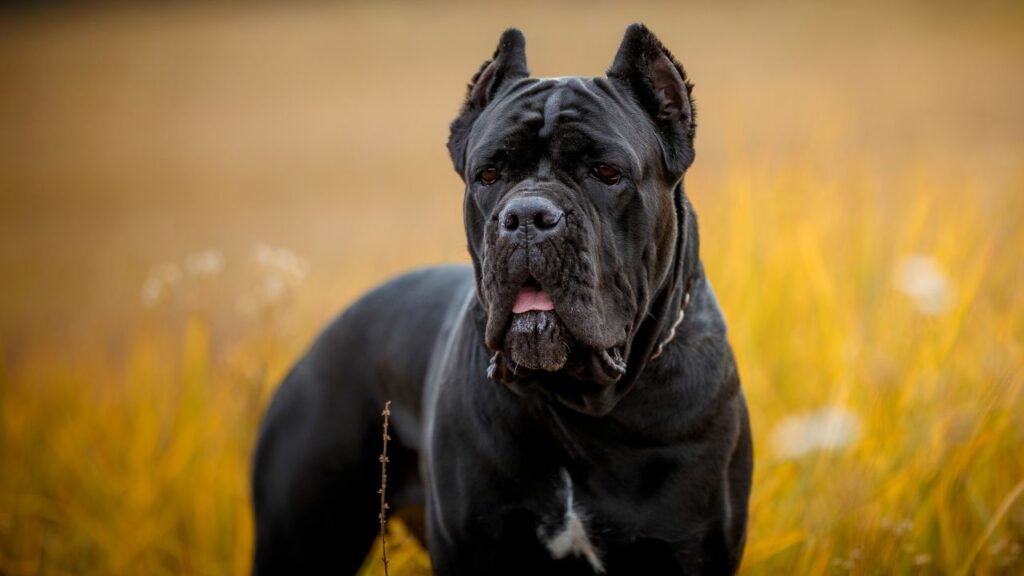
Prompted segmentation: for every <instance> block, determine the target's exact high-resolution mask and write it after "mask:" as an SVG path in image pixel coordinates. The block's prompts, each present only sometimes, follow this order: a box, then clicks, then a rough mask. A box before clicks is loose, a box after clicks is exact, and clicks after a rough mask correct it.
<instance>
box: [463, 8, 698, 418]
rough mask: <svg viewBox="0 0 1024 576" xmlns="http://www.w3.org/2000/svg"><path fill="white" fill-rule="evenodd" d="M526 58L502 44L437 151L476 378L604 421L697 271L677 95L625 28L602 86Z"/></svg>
mask: <svg viewBox="0 0 1024 576" xmlns="http://www.w3.org/2000/svg"><path fill="white" fill-rule="evenodd" d="M525 44H526V41H525V38H524V37H523V34H522V33H521V32H520V31H518V30H515V29H510V30H507V31H506V32H505V33H504V34H503V35H502V36H501V39H500V41H499V44H498V48H497V51H496V52H495V53H494V57H493V58H492V59H491V60H488V61H486V62H485V63H484V64H483V66H482V67H481V69H480V71H479V72H477V74H476V75H475V76H474V77H473V80H472V82H471V84H470V86H469V91H468V96H467V98H466V102H465V104H464V105H463V108H462V110H461V112H460V114H459V116H458V117H457V118H456V119H455V121H454V122H452V125H451V136H450V139H449V142H448V148H449V151H450V152H451V156H452V160H453V162H454V164H455V169H456V171H457V172H458V173H459V174H460V175H461V176H462V178H463V180H464V181H465V183H466V194H465V205H464V211H465V225H466V234H467V236H468V240H469V250H470V253H471V255H472V258H473V265H474V269H475V273H476V281H477V296H478V298H479V301H480V304H481V307H482V309H483V313H484V316H485V321H484V322H485V329H484V338H485V344H486V346H487V347H488V348H489V349H490V350H491V351H492V352H493V353H494V358H493V360H492V366H491V371H490V373H491V375H492V376H493V377H495V378H498V379H500V380H502V381H504V382H506V383H507V384H509V385H511V386H512V387H513V388H514V389H518V390H521V389H522V388H523V386H541V387H545V388H549V389H551V390H549V391H551V392H554V393H555V394H556V395H557V396H558V397H559V398H560V399H562V401H563V402H565V403H566V404H568V405H570V406H572V407H574V408H577V409H579V410H581V411H584V412H587V413H591V414H604V413H607V412H608V411H610V410H611V408H612V407H613V406H614V405H615V403H616V402H617V401H618V399H619V398H621V396H622V395H623V394H624V393H625V392H626V391H627V390H628V386H627V385H625V382H626V381H629V380H630V378H628V377H627V374H628V373H629V372H630V371H636V370H638V369H639V368H642V364H644V363H646V361H647V359H648V358H649V357H650V355H651V352H652V350H653V348H654V347H655V345H656V344H657V340H658V339H659V338H661V337H663V336H664V335H665V333H666V332H667V328H666V326H671V325H672V323H673V321H674V320H675V319H676V317H677V314H678V307H679V304H680V299H681V297H682V294H681V292H682V290H683V287H682V284H683V279H684V278H685V277H686V276H687V274H688V273H689V271H692V269H693V267H694V266H696V262H695V250H696V243H695V241H694V242H690V244H691V245H690V246H687V241H686V240H687V238H688V237H693V239H694V240H695V233H696V232H695V229H694V230H692V231H691V230H688V228H693V227H692V226H689V227H688V225H687V222H692V221H693V220H692V217H691V216H689V215H688V214H689V213H688V210H687V202H686V199H685V196H684V195H683V192H682V187H681V182H682V178H683V174H684V172H685V171H686V169H687V168H688V167H689V166H690V164H691V163H692V162H693V156H694V153H693V136H694V129H695V123H694V106H693V101H692V99H691V94H690V93H691V85H690V84H689V82H688V81H687V77H686V73H685V72H684V71H683V69H682V67H681V66H680V65H679V63H678V62H676V61H675V59H673V57H672V55H671V54H670V53H669V52H668V50H666V49H665V48H664V47H663V46H662V45H661V43H660V42H659V41H658V39H657V38H655V36H654V35H653V34H652V33H651V32H650V31H649V30H648V29H647V28H645V27H644V26H642V25H639V24H634V25H632V26H630V27H629V28H628V29H627V30H626V34H625V37H624V38H623V41H622V45H621V47H620V48H619V51H618V54H617V55H616V57H615V60H614V63H613V64H612V66H611V68H609V70H608V72H607V77H599V78H583V77H566V78H531V77H530V73H529V71H528V70H527V65H526V54H525ZM688 252H693V257H692V258H690V259H689V260H688V258H687V253H688ZM638 364H639V365H640V366H636V365H638ZM556 375H557V376H558V377H555V376H556ZM563 376H569V377H570V378H565V377H563ZM552 388H553V389H552Z"/></svg>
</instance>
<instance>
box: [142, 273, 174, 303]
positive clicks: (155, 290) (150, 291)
mask: <svg viewBox="0 0 1024 576" xmlns="http://www.w3.org/2000/svg"><path fill="white" fill-rule="evenodd" d="M178 282H181V269H180V268H178V265H177V264H174V263H173V262H168V263H165V264H161V265H160V266H157V267H156V268H154V269H153V270H152V271H150V273H149V276H147V277H146V280H145V281H144V282H143V283H142V294H141V296H142V305H143V306H145V307H146V308H153V307H154V306H156V305H158V304H160V303H161V302H163V301H164V300H165V299H166V298H167V296H168V294H170V292H171V289H172V288H173V287H174V286H175V285H177V284H178Z"/></svg>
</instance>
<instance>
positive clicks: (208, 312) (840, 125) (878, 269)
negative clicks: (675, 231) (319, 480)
mask: <svg viewBox="0 0 1024 576" xmlns="http://www.w3.org/2000/svg"><path fill="white" fill-rule="evenodd" d="M588 6H589V5H588ZM882 6H886V8H884V9H883V8H882ZM989 8H990V9H988V10H986V11H976V12H971V11H968V10H966V9H963V8H960V7H957V6H956V5H952V4H950V5H946V6H945V7H944V9H943V10H927V9H925V8H923V7H920V6H915V5H905V6H898V7H889V6H888V5H880V6H875V7H872V8H871V9H866V8H865V9H852V8H850V9H842V8H828V9H818V8H814V7H813V6H812V5H803V4H799V3H796V4H792V3H789V4H784V5H779V6H774V7H770V8H769V7H757V8H754V7H746V8H742V9H741V8H740V7H728V6H726V7H719V8H708V7H703V8H698V7H688V6H680V5H677V4H672V5H647V6H642V7H639V8H630V9H627V8H625V7H623V6H618V5H600V4H599V5H596V6H595V7H591V8H588V9H587V10H586V14H584V15H580V14H579V12H580V10H582V8H580V6H579V5H576V6H575V7H574V6H573V5H552V4H550V3H538V4H533V3H529V2H527V3H525V4H523V5H522V6H520V7H519V8H517V9H516V10H515V11H511V12H502V11H501V10H499V9H496V8H488V7H479V6H475V5H462V4H456V5H446V6H445V9H443V10H441V9H437V8H433V9H432V8H429V7H420V6H419V5H410V6H400V5H392V4H381V5H350V6H345V7H329V6H319V5H304V6H302V7H299V8H288V9H286V8H270V7H262V8H250V9H242V8H227V7H223V8H201V7H166V8H148V9H144V10H142V9H126V8H119V9H110V10H106V11H101V12H94V13H84V12H76V11H74V10H66V11H60V12H56V13H45V12H43V13H32V12H30V13H24V14H16V13H11V14H6V15H4V16H3V17H2V18H3V19H2V21H0V65H2V66H0V69H2V70H4V71H5V72H4V77H3V78H2V79H0V83H2V86H0V88H2V90H0V126H4V127H5V129H4V130H0V239H2V242H0V246H2V247H0V285H2V286H0V300H2V304H0V347H2V349H0V352H2V353H0V574H10V575H16V574H17V575H20V574H239V573H245V572H247V571H248V569H249V565H250V554H251V538H252V521H251V515H250V510H249V500H248V498H249V496H248V466H249V454H250V451H251V448H252V443H253V440H254V434H255V429H256V426H257V424H258V422H259V418H260V415H261V410H262V409H263V407H264V406H265V405H266V402H267V401H268V399H269V397H270V394H271V393H272V390H273V387H274V386H275V385H276V383H277V381H278V380H279V378H280V376H281V375H282V373H283V371H284V370H286V369H287V367H288V366H289V364H290V363H291V362H292V361H294V359H295V358H296V357H297V355H298V354H299V353H301V351H302V349H303V348H304V347H305V346H306V344H307V343H308V342H309V341H310V339H311V338H312V337H313V336H314V335H315V333H316V332H317V330H318V329H319V328H320V327H321V326H322V324H323V322H324V321H325V320H326V319H327V318H329V317H330V315H331V314H333V313H334V312H336V311H337V310H339V309H340V308H341V307H343V306H344V305H345V304H346V303H347V302H349V301H351V299H352V298H354V297H355V296H356V295H357V294H359V293H360V292H361V291H363V290H365V289H367V288H368V287H370V286H372V285H373V284H374V283H376V282H378V281H381V280H383V279H384V278H386V277H387V276H389V275H391V274H393V273H395V272H398V271H400V270H403V269H406V268H409V267H412V266H415V265H421V264H426V263H431V262H437V261H441V260H451V259H456V260H465V254H464V250H463V243H464V239H463V238H462V236H461V234H462V232H461V228H460V214H459V210H460V189H459V183H458V180H457V178H456V177H455V176H454V175H453V174H451V171H450V168H449V167H448V165H447V164H446V163H447V158H446V156H445V151H444V148H443V142H444V139H445V137H446V131H445V124H446V122H447V121H448V120H449V119H450V116H451V114H452V113H453V112H454V110H455V109H456V108H457V105H458V101H459V98H460V97H461V93H462V90H463V86H464V83H465V81H466V80H467V79H468V77H469V76H470V75H471V73H472V72H473V71H474V70H475V67H476V65H477V64H478V62H479V61H480V60H481V59H482V58H484V57H485V56H487V55H488V54H489V52H490V51H491V50H492V48H493V46H492V44H493V41H494V40H495V39H496V38H497V34H498V33H499V32H500V30H501V28H502V27H503V26H505V25H509V24H516V25H520V26H522V27H524V28H525V29H526V31H527V34H528V37H529V41H530V48H529V51H530V56H531V59H532V62H533V69H534V72H535V73H537V74H540V75H561V74H568V73H583V74H597V73H600V71H601V70H602V69H603V67H604V66H606V65H607V63H608V61H609V60H610V58H611V55H612V54H613V52H614V49H615V46H616V43H617V40H618V36H617V35H618V34H620V33H621V30H622V28H624V26H625V24H626V23H627V22H629V21H631V20H635V19H643V20H646V21H647V22H648V23H649V24H650V25H651V26H652V27H653V28H654V30H655V31H656V32H657V33H659V34H660V35H661V36H662V38H663V39H664V40H665V41H666V43H667V44H668V45H669V46H670V47H671V48H673V50H674V52H676V53H677V55H678V56H680V57H681V58H682V59H683V60H684V63H686V64H687V67H688V68H689V70H690V72H691V75H692V76H693V77H694V78H695V79H696V82H697V85H698V88H697V89H698V105H699V107H700V133H699V136H698V159H697V164H696V166H695V168H694V170H693V172H692V173H691V174H690V175H689V176H688V180H687V185H688V190H689V191H690V195H691V198H692V199H693V201H694V204H695V205H696V208H697V210H698V214H699V216H700V221H701V229H702V251H703V256H704V261H705V264H706V267H707V271H708V274H709V276H710V278H711V280H712V282H713V284H714V285H715V288H716V290H717V292H718V296H719V299H720V301H721V304H722V307H723V309H724V311H725V313H726V316H727V318H728V320H729V323H730V334H731V339H732V343H733V346H734V348H735V351H736V356H737V359H738V361H739V364H740V373H741V375H742V378H743V382H744V387H745V390H746V393H747V399H748V402H749V404H750V408H751V412H752V420H753V427H754V437H755V443H756V477H755V482H754V490H753V495H752V500H751V524H750V535H749V541H748V546H747V551H746V557H745V560H744V564H743V571H744V572H745V573H748V574H833V573H842V572H853V573H861V574H875V573H901V574H902V573H918V572H922V573H950V574H1013V573H1021V572H1022V571H1024V551H1022V545H1024V456H1022V455H1024V293H1022V290H1024V289H1022V286H1024V259H1022V258H1021V249H1022V247H1024V164H1021V159H1022V158H1024V143H1022V140H1021V137H1020V135H1021V134H1022V133H1024V117H1022V116H1021V114H1020V100H1019V98H1020V96H1019V95H1020V94H1021V93H1022V88H1024V79H1022V78H1021V75H1020V72H1019V64H1020V61H1022V58H1021V56H1022V55H1024V43H1022V42H1021V40H1020V38H1022V37H1024V25H1022V17H1021V12H1020V10H1019V9H1016V8H1013V7H1000V6H991V7H989ZM823 10H824V11H823ZM370 43H376V44H374V46H376V48H375V49H374V50H372V51H371V50H367V49H366V46H367V45H369V44H370ZM259 243H269V244H271V245H273V246H286V247H288V248H290V249H291V250H292V251H293V252H295V253H297V254H298V256H297V257H296V256H294V255H291V254H289V253H286V252H282V251H279V250H275V249H271V248H267V247H266V246H264V247H261V248H258V249H254V248H253V246H254V245H256V244H259ZM211 246H212V247H214V248H215V249H216V252H213V253H207V254H206V255H205V256H204V255H203V254H202V251H203V250H206V249H208V248H210V247H211ZM190 255H191V259H190V258H189V256H190ZM218 255H220V256H222V257H223V262H221V263H219V264H218V262H217V259H218ZM204 258H206V260H204ZM204 261H205V262H206V263H207V266H206V267H205V268H204V266H203V264H202V263H203V262H204ZM165 262H169V263H171V264H173V266H172V267H171V268H161V265H162V264H163V263H165ZM307 264H308V274H307V273H306V272H307V269H306V265H307ZM175 267H176V268H175ZM175 269H176V270H177V272H174V271H173V270H175ZM167 270H172V271H171V272H168V271H167ZM147 278H149V279H150V280H149V282H150V284H149V288H150V292H149V293H148V296H147V297H146V298H147V303H148V306H146V305H144V304H143V302H142V299H140V291H142V289H143V286H144V285H146V283H147ZM154 286H156V288H154ZM826 409H831V410H833V411H834V412H838V413H841V414H842V415H844V417H845V418H846V419H847V423H849V424H850V425H851V426H852V431H851V432H850V434H849V435H847V436H845V437H841V438H840V436H843V435H842V434H839V433H838V432H836V431H835V430H832V431H824V432H823V431H822V430H820V429H815V428H814V427H813V426H812V427H811V429H809V430H808V429H804V433H805V435H806V436H809V437H812V439H814V438H817V439H819V440H820V439H821V436H822V435H825V436H828V435H829V434H831V435H832V436H833V438H832V439H833V440H836V442H835V445H834V446H833V447H831V448H822V449H818V450H810V451H808V452H806V453H803V454H795V453H794V451H793V446H794V445H795V443H798V442H799V441H801V440H802V439H801V438H793V436H792V432H790V436H785V434H786V432H785V431H786V430H792V428H791V427H790V428H787V427H786V426H787V424H786V423H790V424H792V423H793V422H794V420H792V418H794V417H799V416H801V415H806V414H821V413H822V411H823V410H826ZM819 428H820V426H819ZM826 439H827V438H826ZM376 465H377V463H376V462H367V466H376ZM366 497H367V498H374V497H375V495H373V494H367V495H366ZM392 532H393V533H392V536H391V538H390V541H391V544H392V546H391V548H390V550H389V556H390V558H391V559H392V564H391V568H392V570H391V573H392V574H422V573H428V572H427V571H428V561H427V559H426V557H425V555H424V553H423V552H422V550H421V549H420V548H418V547H417V546H416V544H415V542H414V541H413V539H412V537H411V536H409V535H408V534H407V533H406V532H405V531H404V528H403V527H402V526H401V525H399V524H397V523H396V524H393V525H392ZM378 554H379V551H376V552H374V553H372V555H371V557H369V558H368V560H367V564H366V566H365V567H364V570H363V573H364V574H378V573H381V570H380V566H379V562H378V561H377V560H376V556H377V555H378Z"/></svg>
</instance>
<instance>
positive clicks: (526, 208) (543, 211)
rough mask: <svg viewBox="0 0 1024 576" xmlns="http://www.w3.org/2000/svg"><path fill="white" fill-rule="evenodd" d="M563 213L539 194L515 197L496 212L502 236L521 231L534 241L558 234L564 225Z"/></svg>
mask: <svg viewBox="0 0 1024 576" xmlns="http://www.w3.org/2000/svg"><path fill="white" fill-rule="evenodd" d="M564 222H565V213H563V212H562V211H561V210H559V209H558V207H557V206H555V205H554V204H553V203H552V202H551V201H550V200H547V199H545V198H541V197H540V196H525V197H521V198H515V199H514V200H512V201H511V202H509V203H508V204H506V205H505V207H504V208H503V209H502V210H501V213H500V214H498V224H499V225H500V233H501V235H502V236H513V235H515V234H516V233H517V232H519V231H522V232H524V233H526V234H528V235H529V236H530V238H531V239H532V240H534V241H539V240H543V239H545V238H548V237H551V236H554V235H555V234H558V233H559V232H560V231H561V230H562V228H564V227H565V224H564Z"/></svg>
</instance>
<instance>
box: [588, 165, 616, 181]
mask: <svg viewBox="0 0 1024 576" xmlns="http://www.w3.org/2000/svg"><path fill="white" fill-rule="evenodd" d="M594 176H597V179H598V180H600V181H601V182H604V183H605V184H608V185H611V184H618V183H619V178H622V174H621V173H619V171H618V170H616V169H615V168H612V167H611V166H609V165H607V164H598V165H597V166H594Z"/></svg>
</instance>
